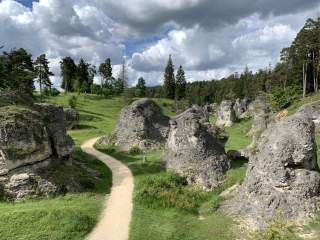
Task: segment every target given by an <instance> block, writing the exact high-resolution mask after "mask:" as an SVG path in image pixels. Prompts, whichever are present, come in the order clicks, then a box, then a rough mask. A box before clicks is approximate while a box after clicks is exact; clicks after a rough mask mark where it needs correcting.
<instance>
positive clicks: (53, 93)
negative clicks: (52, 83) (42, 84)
mask: <svg viewBox="0 0 320 240" xmlns="http://www.w3.org/2000/svg"><path fill="white" fill-rule="evenodd" d="M43 94H44V95H45V96H53V97H56V96H58V95H59V94H60V91H59V90H58V89H56V88H45V89H44V90H43Z"/></svg>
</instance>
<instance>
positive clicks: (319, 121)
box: [297, 101, 320, 130]
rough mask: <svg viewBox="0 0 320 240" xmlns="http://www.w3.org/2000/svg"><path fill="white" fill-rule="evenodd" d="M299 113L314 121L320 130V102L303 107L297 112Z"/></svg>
mask: <svg viewBox="0 0 320 240" xmlns="http://www.w3.org/2000/svg"><path fill="white" fill-rule="evenodd" d="M297 112H298V113H301V114H304V115H306V116H308V117H309V118H311V119H312V121H313V122H314V124H315V126H316V128H317V130H319V128H320V101H317V102H313V103H310V104H306V105H303V106H302V107H300V108H299V109H298V111H297Z"/></svg>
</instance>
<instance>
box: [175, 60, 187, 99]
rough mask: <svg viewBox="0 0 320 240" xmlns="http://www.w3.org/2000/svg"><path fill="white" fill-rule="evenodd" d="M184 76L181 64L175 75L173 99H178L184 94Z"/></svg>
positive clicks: (183, 96) (185, 83)
mask: <svg viewBox="0 0 320 240" xmlns="http://www.w3.org/2000/svg"><path fill="white" fill-rule="evenodd" d="M186 85H187V82H186V78H185V76H184V70H183V68H182V66H180V67H179V69H178V72H177V76H176V88H175V99H177V100H180V99H182V98H185V96H186Z"/></svg>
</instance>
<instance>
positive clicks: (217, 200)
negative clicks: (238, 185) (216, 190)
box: [199, 195, 224, 215]
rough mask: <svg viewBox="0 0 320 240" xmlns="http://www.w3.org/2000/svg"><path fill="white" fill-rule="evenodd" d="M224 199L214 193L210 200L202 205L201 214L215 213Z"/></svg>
mask: <svg viewBox="0 0 320 240" xmlns="http://www.w3.org/2000/svg"><path fill="white" fill-rule="evenodd" d="M223 200H224V199H223V197H220V196H219V195H213V197H212V198H211V199H210V201H208V202H205V203H204V204H202V205H201V207H200V210H199V213H200V214H201V215H210V214H213V213H214V212H215V211H217V210H218V208H219V207H220V205H221V203H222V202H223Z"/></svg>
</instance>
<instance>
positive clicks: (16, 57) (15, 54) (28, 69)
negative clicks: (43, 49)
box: [5, 48, 36, 95]
mask: <svg viewBox="0 0 320 240" xmlns="http://www.w3.org/2000/svg"><path fill="white" fill-rule="evenodd" d="M5 55H6V56H7V59H8V69H7V71H8V73H7V81H8V87H9V88H10V89H11V90H18V91H20V92H23V93H27V94H30V95H32V94H33V90H34V78H35V76H36V74H35V70H34V66H33V61H32V55H31V54H29V53H28V52H27V51H26V50H25V49H23V48H20V49H13V50H12V51H11V52H10V53H5Z"/></svg>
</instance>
